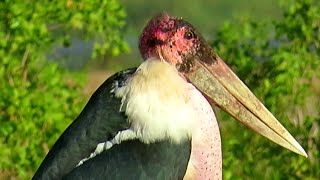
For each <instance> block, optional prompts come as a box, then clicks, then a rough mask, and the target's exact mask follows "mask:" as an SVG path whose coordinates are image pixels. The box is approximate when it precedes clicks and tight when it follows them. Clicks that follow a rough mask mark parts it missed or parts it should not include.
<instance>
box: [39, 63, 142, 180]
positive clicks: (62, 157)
mask: <svg viewBox="0 0 320 180" xmlns="http://www.w3.org/2000/svg"><path fill="white" fill-rule="evenodd" d="M135 70H136V68H134V69H128V70H125V71H121V72H119V73H117V74H115V75H113V76H111V77H110V78H108V79H107V80H106V81H105V82H104V83H103V84H102V85H101V86H100V87H99V88H98V89H97V90H96V92H95V93H94V94H93V95H92V97H91V98H90V100H89V102H88V103H87V105H86V106H85V107H84V109H83V111H82V112H81V113H80V115H79V116H78V117H77V118H76V119H75V120H74V121H73V122H72V124H71V125H70V126H69V127H68V128H67V129H66V130H65V131H64V132H63V134H62V135H61V136H60V138H59V139H58V140H57V142H56V143H55V144H54V146H53V147H52V149H51V150H50V151H49V153H48V155H47V156H46V157H45V159H44V160H43V162H42V163H41V165H40V167H39V169H38V170H37V172H36V174H35V175H34V177H33V179H34V180H38V179H61V178H62V177H63V176H65V175H66V174H68V173H69V172H70V171H71V170H72V169H74V168H75V167H76V165H77V164H78V163H79V161H80V160H82V159H84V158H86V157H88V156H89V155H90V153H92V152H93V151H94V150H95V148H96V146H97V144H98V143H101V142H105V141H106V140H111V139H112V138H113V137H114V136H115V135H116V133H117V132H118V131H121V130H122V129H126V128H128V127H129V124H128V123H127V121H126V117H125V115H124V114H123V113H120V112H119V108H120V105H121V99H118V98H116V97H115V96H114V94H113V93H112V92H111V91H112V89H114V88H116V87H121V86H123V85H124V84H125V82H126V80H127V79H128V78H129V77H130V76H132V74H133V73H134V72H135Z"/></svg>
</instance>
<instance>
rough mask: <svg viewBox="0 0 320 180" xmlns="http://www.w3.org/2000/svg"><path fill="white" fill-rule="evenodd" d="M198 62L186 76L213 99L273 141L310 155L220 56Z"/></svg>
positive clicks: (242, 121)
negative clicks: (212, 60)
mask: <svg viewBox="0 0 320 180" xmlns="http://www.w3.org/2000/svg"><path fill="white" fill-rule="evenodd" d="M195 63H196V64H195V69H193V71H192V72H189V73H186V74H185V76H186V77H187V78H188V79H189V81H191V82H192V83H193V84H194V85H195V86H196V87H197V88H198V89H199V90H200V91H202V92H203V93H204V94H205V95H206V96H207V97H208V98H210V100H212V101H213V102H211V103H215V104H217V105H218V106H220V107H221V108H222V109H223V110H224V111H226V112H228V113H229V114H230V115H232V116H233V117H234V118H236V119H237V120H239V121H240V122H241V123H242V124H244V125H246V126H248V127H250V128H251V129H253V130H254V131H255V132H257V133H259V134H261V135H263V136H265V137H266V138H268V139H270V140H271V141H273V142H275V143H277V144H279V145H281V146H283V147H285V148H287V149H289V150H291V151H293V152H295V153H298V154H300V155H302V156H305V157H308V155H307V153H306V152H305V150H304V149H303V148H302V147H301V146H300V144H299V143H298V142H297V141H296V140H295V139H294V138H293V137H292V136H291V134H290V133H289V132H288V131H287V130H286V129H285V128H284V127H283V126H282V125H281V123H280V122H279V121H278V120H277V119H276V118H275V117H274V116H273V115H272V114H271V113H270V112H269V111H268V109H267V108H266V107H265V106H264V105H263V104H262V103H261V102H260V101H259V100H258V98H257V97H256V96H255V95H254V94H253V93H252V92H251V91H250V90H249V88H248V87H247V86H246V85H245V84H244V83H243V82H242V81H241V80H240V79H239V78H238V77H237V76H236V75H235V74H234V73H233V72H232V70H231V69H230V68H229V67H228V66H227V65H226V64H225V63H224V62H223V61H222V60H221V59H220V58H219V57H217V61H215V62H213V63H211V64H206V63H204V62H202V61H195Z"/></svg>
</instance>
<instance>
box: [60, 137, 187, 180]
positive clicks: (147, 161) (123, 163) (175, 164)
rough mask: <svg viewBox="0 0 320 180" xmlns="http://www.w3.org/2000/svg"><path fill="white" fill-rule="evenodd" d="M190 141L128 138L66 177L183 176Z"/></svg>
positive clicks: (157, 179) (160, 179)
mask: <svg viewBox="0 0 320 180" xmlns="http://www.w3.org/2000/svg"><path fill="white" fill-rule="evenodd" d="M190 152H191V141H185V142H182V143H180V144H173V143H171V142H170V141H162V142H157V143H152V144H149V145H147V144H143V143H141V142H140V141H138V140H136V141H126V142H122V143H121V144H120V145H115V146H113V147H112V148H111V149H109V150H107V151H104V152H102V153H101V154H99V155H97V156H96V157H94V158H92V159H89V160H88V161H86V162H84V164H83V165H81V166H78V167H77V168H75V169H74V170H73V171H71V173H69V174H68V175H67V176H66V177H64V178H63V179H65V180H90V179H95V180H100V179H101V180H103V179H110V180H123V179H128V180H129V179H134V180H148V179H150V180H166V179H168V180H171V179H183V177H184V174H185V172H186V169H187V165H188V161H189V157H190Z"/></svg>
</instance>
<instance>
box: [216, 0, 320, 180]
mask: <svg viewBox="0 0 320 180" xmlns="http://www.w3.org/2000/svg"><path fill="white" fill-rule="evenodd" d="M283 9H284V14H283V18H282V19H281V20H279V21H275V22H272V23H271V22H267V21H266V22H256V21H253V20H251V19H250V18H242V19H239V21H237V23H227V24H225V26H224V27H223V29H222V30H220V31H219V32H218V35H217V38H216V40H215V41H214V42H213V46H214V47H215V48H216V51H217V52H218V54H220V56H222V57H223V58H224V59H225V60H227V63H228V64H230V65H231V66H232V67H233V69H234V70H236V71H237V74H238V75H239V76H240V78H241V79H243V80H244V81H245V82H246V84H247V85H248V86H249V87H250V89H252V90H253V91H254V93H255V94H256V95H257V96H258V97H259V99H261V100H262V102H264V104H265V105H266V106H267V108H268V109H269V110H271V112H273V114H275V115H276V117H277V118H278V119H279V120H280V121H281V123H283V124H284V125H285V127H286V128H287V129H288V130H289V131H290V132H291V133H292V134H293V136H295V137H296V138H297V140H298V141H299V142H300V143H301V144H302V146H303V147H304V148H305V149H306V151H307V153H308V155H309V158H308V159H306V158H304V157H300V156H298V155H295V154H293V153H291V152H289V151H287V150H284V149H283V148H281V147H279V146H277V145H273V144H272V143H270V142H268V140H265V139H264V138H263V137H258V136H256V135H254V133H252V132H251V131H248V130H245V129H244V128H239V127H238V126H237V124H236V122H235V123H234V122H232V121H229V120H228V121H224V122H221V124H220V125H221V127H222V134H223V135H222V138H223V152H224V154H223V156H224V157H223V158H224V164H223V165H224V178H225V179H239V177H241V178H240V179H249V178H252V177H255V178H256V177H259V179H261V178H263V179H319V177H320V171H319V169H320V153H319V151H320V139H319V137H320V133H319V128H320V118H319V117H320V111H319V109H320V91H319V88H320V85H319V79H320V73H319V72H320V24H319V22H320V3H319V2H318V1H315V0H308V1H304V0H294V1H290V2H288V1H283ZM219 114H220V119H226V118H228V116H225V114H221V113H219ZM229 119H230V117H229ZM234 134H237V136H236V137H235V136H234Z"/></svg>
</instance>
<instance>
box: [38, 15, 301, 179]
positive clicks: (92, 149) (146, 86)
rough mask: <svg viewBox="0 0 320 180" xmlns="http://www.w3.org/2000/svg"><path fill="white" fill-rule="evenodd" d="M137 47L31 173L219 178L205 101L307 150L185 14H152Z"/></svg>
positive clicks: (214, 129)
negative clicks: (129, 65) (136, 61)
mask: <svg viewBox="0 0 320 180" xmlns="http://www.w3.org/2000/svg"><path fill="white" fill-rule="evenodd" d="M139 49H140V52H141V55H142V57H143V59H144V62H143V63H142V64H141V65H140V66H139V67H138V68H133V69H127V70H124V71H121V72H118V73H116V74H115V75H113V76H111V77H110V78H109V79H107V80H106V81H105V82H104V83H103V84H102V85H101V86H100V87H99V88H98V89H97V90H96V92H95V93H94V94H93V95H92V97H91V99H90V100H89V102H88V104H87V105H86V106H85V108H84V109H83V111H82V112H81V113H80V115H79V116H78V117H77V118H76V119H75V120H74V122H73V123H72V124H71V125H70V126H69V127H68V128H67V129H66V130H65V131H64V133H63V134H62V135H61V136H60V138H59V139H58V141H57V142H56V143H55V144H54V146H53V147H52V149H51V150H50V151H49V153H48V155H47V156H46V158H45V159H44V161H43V162H42V164H41V165H40V167H39V169H38V170H37V172H36V174H35V175H34V177H33V179H35V180H37V179H221V178H222V154H221V141H220V132H219V127H218V123H217V121H216V118H215V115H214V112H213V110H212V108H211V105H215V106H219V107H220V108H222V109H223V110H224V111H226V112H228V113H229V114H230V115H231V116H233V117H234V118H235V119H238V120H239V121H240V122H241V123H243V124H245V125H246V126H248V127H250V128H251V129H253V130H254V131H256V132H257V133H259V134H262V135H263V136H265V137H267V138H268V139H270V140H271V141H273V142H275V143H277V144H279V145H281V146H283V147H285V148H287V149H289V150H291V151H293V152H296V153H298V154H301V155H303V156H306V157H307V154H306V152H305V151H304V149H303V148H302V147H301V146H300V145H299V143H298V142H297V141H296V140H295V139H294V138H293V137H292V136H291V135H290V133H289V132H288V131H287V130H286V129H285V128H284V127H283V126H282V125H281V124H280V122H279V121H278V120H277V119H276V118H275V117H274V116H273V115H272V114H271V113H270V112H269V111H268V110H267V109H266V108H265V106H264V105H263V104H262V103H261V102H260V101H259V100H258V99H257V98H256V97H255V96H254V95H253V93H252V92H251V91H250V90H249V89H248V88H247V87H246V85H245V84H244V83H243V82H242V81H241V80H240V79H239V78H238V77H237V76H236V75H235V74H234V73H233V72H232V71H231V69H230V68H228V66H227V65H226V64H225V63H224V62H223V61H222V59H221V58H220V57H219V56H218V55H217V54H216V53H215V52H214V51H213V50H212V48H211V47H210V45H209V44H208V43H207V42H206V41H205V40H204V38H203V37H202V36H201V34H200V33H199V32H197V31H196V30H195V29H194V27H193V26H192V25H191V24H189V23H188V22H186V21H185V20H183V19H181V18H175V17H170V16H169V15H167V14H160V15H158V16H156V17H154V18H153V19H151V20H150V21H149V23H148V24H147V26H146V27H145V28H144V30H143V32H142V34H141V36H140V41H139ZM210 104H211V105H210Z"/></svg>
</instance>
